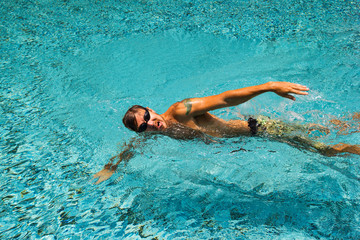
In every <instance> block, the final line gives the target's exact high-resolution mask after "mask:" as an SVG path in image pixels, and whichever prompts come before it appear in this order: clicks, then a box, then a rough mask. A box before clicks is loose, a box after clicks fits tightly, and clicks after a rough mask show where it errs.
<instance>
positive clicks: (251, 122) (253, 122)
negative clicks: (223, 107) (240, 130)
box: [247, 117, 260, 135]
mask: <svg viewBox="0 0 360 240" xmlns="http://www.w3.org/2000/svg"><path fill="white" fill-rule="evenodd" d="M247 122H248V126H249V128H250V132H251V135H255V134H256V133H257V131H258V126H259V125H260V124H258V121H257V120H256V119H254V118H251V117H250V118H249V119H248V121H247Z"/></svg>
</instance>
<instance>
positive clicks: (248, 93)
mask: <svg viewBox="0 0 360 240" xmlns="http://www.w3.org/2000/svg"><path fill="white" fill-rule="evenodd" d="M308 90H309V89H308V88H307V87H306V86H303V85H300V84H296V83H289V82H268V83H265V84H261V85H257V86H252V87H245V88H240V89H236V90H230V91H226V92H223V93H220V94H218V95H214V96H208V97H203V98H189V99H185V100H183V101H182V102H181V104H177V106H176V108H175V109H174V111H175V112H174V115H176V116H178V117H181V116H184V117H185V116H192V117H194V116H198V115H202V114H204V113H206V112H208V111H211V110H215V109H219V108H224V107H231V106H236V105H239V104H241V103H244V102H246V101H248V100H250V99H252V98H253V97H256V96H258V95H260V94H262V93H265V92H274V93H276V94H278V95H279V96H281V97H285V98H289V99H291V100H294V101H295V97H294V96H292V95H290V94H298V95H307V94H308V93H307V91H308Z"/></svg>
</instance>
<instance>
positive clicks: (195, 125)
mask: <svg viewBox="0 0 360 240" xmlns="http://www.w3.org/2000/svg"><path fill="white" fill-rule="evenodd" d="M308 91H309V88H307V87H306V86H304V85H300V84H295V83H289V82H268V83H265V84H261V85H257V86H251V87H245V88H240V89H236V90H230V91H226V92H223V93H220V94H218V95H213V96H207V97H202V98H188V99H184V100H182V101H181V102H176V103H174V104H173V105H171V106H170V107H169V109H168V110H167V111H166V112H165V113H163V114H158V113H156V112H155V111H154V110H152V109H150V108H147V107H142V106H139V105H135V106H133V107H131V108H130V109H129V110H128V111H127V112H126V114H125V116H124V118H123V123H124V125H125V126H126V127H127V128H128V129H130V130H132V131H135V132H137V133H142V132H146V133H160V134H165V135H168V136H170V137H172V138H176V139H192V138H199V139H202V140H204V141H207V142H212V141H216V140H214V139H213V138H212V137H216V138H224V137H226V138H228V137H238V136H260V137H267V138H270V139H274V140H277V141H280V142H285V143H288V144H290V145H292V146H295V147H298V148H304V149H306V150H309V151H314V152H319V153H321V154H323V155H326V156H333V155H336V154H338V153H343V152H346V153H353V154H359V155H360V146H358V145H349V144H344V143H340V144H336V145H333V146H329V145H325V144H324V143H321V142H316V141H314V140H312V139H311V138H310V137H308V136H306V133H311V132H312V131H314V130H319V131H322V132H325V133H328V129H327V128H325V127H322V126H320V125H317V124H309V125H296V124H286V123H284V122H282V121H279V120H272V119H270V118H268V117H265V116H259V117H257V118H249V119H248V120H247V121H244V120H224V119H221V118H218V117H216V116H215V115H213V114H211V113H209V111H212V110H215V109H219V108H226V107H231V106H236V105H239V104H242V103H244V102H246V101H248V100H250V99H252V98H254V97H256V96H258V95H260V94H263V93H266V92H273V93H276V94H277V95H279V96H281V97H284V98H288V99H290V100H293V101H295V97H294V96H293V95H294V94H295V95H308ZM141 142H142V141H140V140H136V139H133V140H131V141H130V143H128V144H127V145H125V148H124V150H123V151H122V153H120V154H119V155H118V156H115V157H113V158H112V159H110V160H111V161H110V163H109V164H107V165H105V168H104V169H103V170H101V171H100V172H98V173H97V174H95V175H94V178H99V179H98V181H97V182H96V183H100V182H102V181H104V180H106V179H108V178H110V176H111V175H112V174H113V173H114V172H115V170H116V168H117V166H118V164H119V163H120V162H122V161H126V160H129V159H130V158H131V157H132V156H133V154H134V153H133V149H134V148H135V147H136V146H137V145H138V144H140V143H141ZM114 159H118V160H117V162H116V163H115V164H113V163H112V161H113V160H114Z"/></svg>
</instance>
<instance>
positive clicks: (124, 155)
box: [93, 138, 145, 184]
mask: <svg viewBox="0 0 360 240" xmlns="http://www.w3.org/2000/svg"><path fill="white" fill-rule="evenodd" d="M144 141H145V139H139V138H132V139H131V140H130V141H129V143H124V144H123V146H122V147H123V150H122V151H121V153H120V154H118V155H116V156H114V157H112V158H110V161H109V163H108V164H106V165H105V166H104V169H102V170H101V171H99V172H98V173H96V174H95V175H94V176H93V178H98V180H97V181H96V183H95V184H99V183H101V182H103V181H106V180H107V179H109V178H110V177H111V176H112V175H113V174H114V172H115V171H116V169H117V167H118V165H119V164H120V163H121V162H123V161H129V160H130V159H131V158H132V157H133V156H134V155H135V148H136V147H137V146H138V145H139V144H140V143H143V142H144ZM114 160H117V162H116V163H115V164H113V162H114Z"/></svg>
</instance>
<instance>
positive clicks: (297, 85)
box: [294, 83, 310, 91]
mask: <svg viewBox="0 0 360 240" xmlns="http://www.w3.org/2000/svg"><path fill="white" fill-rule="evenodd" d="M294 88H295V89H297V90H302V91H309V90H310V89H309V88H308V87H307V86H304V85H301V84H297V83H294Z"/></svg>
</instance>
